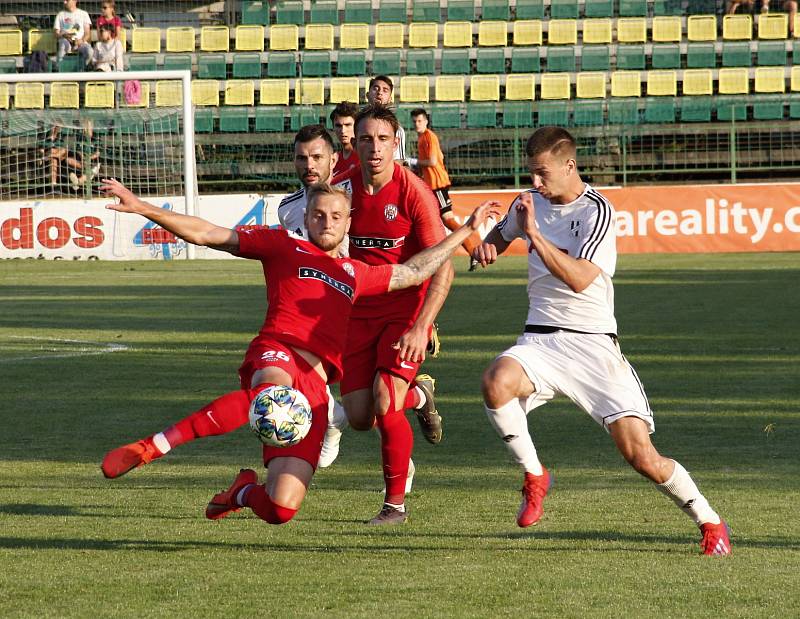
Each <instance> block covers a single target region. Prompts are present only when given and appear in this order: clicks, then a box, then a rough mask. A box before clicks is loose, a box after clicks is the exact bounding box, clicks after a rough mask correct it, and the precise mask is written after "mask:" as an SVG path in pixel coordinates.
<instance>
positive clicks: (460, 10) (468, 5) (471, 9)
mask: <svg viewBox="0 0 800 619" xmlns="http://www.w3.org/2000/svg"><path fill="white" fill-rule="evenodd" d="M445 5H446V7H447V21H455V22H465V21H466V22H473V21H475V0H448V2H445Z"/></svg>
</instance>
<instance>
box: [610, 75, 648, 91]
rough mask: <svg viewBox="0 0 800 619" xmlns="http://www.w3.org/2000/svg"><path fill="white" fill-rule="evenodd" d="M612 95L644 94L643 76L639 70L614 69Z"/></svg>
mask: <svg viewBox="0 0 800 619" xmlns="http://www.w3.org/2000/svg"><path fill="white" fill-rule="evenodd" d="M611 96H612V97H640V96H642V76H641V75H640V74H639V72H638V71H613V72H612V73H611Z"/></svg>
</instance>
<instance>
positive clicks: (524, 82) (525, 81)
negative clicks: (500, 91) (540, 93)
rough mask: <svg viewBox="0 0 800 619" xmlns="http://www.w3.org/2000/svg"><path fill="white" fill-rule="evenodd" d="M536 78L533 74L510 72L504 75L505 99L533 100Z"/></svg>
mask: <svg viewBox="0 0 800 619" xmlns="http://www.w3.org/2000/svg"><path fill="white" fill-rule="evenodd" d="M535 91H536V78H535V77H534V76H533V75H517V74H513V73H512V74H510V75H508V76H506V100H508V101H533V98H534V96H535Z"/></svg>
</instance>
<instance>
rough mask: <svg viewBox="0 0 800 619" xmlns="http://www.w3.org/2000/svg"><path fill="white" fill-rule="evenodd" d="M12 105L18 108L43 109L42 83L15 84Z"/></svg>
mask: <svg viewBox="0 0 800 619" xmlns="http://www.w3.org/2000/svg"><path fill="white" fill-rule="evenodd" d="M14 107H15V108H16V109H18V110H33V109H36V110H42V109H44V84H42V83H41V82H19V83H18V84H15V86H14Z"/></svg>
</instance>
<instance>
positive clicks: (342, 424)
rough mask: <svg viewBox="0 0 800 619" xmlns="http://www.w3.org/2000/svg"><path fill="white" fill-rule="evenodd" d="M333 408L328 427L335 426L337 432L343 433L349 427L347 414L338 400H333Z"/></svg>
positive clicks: (329, 414) (330, 412) (329, 415)
mask: <svg viewBox="0 0 800 619" xmlns="http://www.w3.org/2000/svg"><path fill="white" fill-rule="evenodd" d="M331 401H332V402H333V406H332V407H331V409H330V411H329V412H328V427H331V426H333V427H334V428H336V429H337V430H340V431H343V430H344V429H345V428H346V427H347V424H348V422H347V413H346V412H345V411H344V406H342V405H341V404H339V402H337V401H336V400H334V399H333V398H331Z"/></svg>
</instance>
